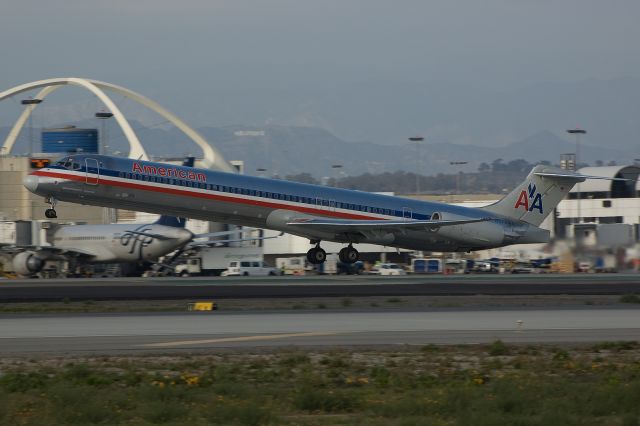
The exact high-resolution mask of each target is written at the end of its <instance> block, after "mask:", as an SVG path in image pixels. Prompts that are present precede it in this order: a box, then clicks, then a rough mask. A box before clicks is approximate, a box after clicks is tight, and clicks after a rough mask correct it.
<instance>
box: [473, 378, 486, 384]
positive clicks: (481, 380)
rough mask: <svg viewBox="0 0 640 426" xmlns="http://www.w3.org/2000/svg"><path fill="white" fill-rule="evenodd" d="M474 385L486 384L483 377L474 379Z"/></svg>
mask: <svg viewBox="0 0 640 426" xmlns="http://www.w3.org/2000/svg"><path fill="white" fill-rule="evenodd" d="M473 383H475V384H476V385H482V384H484V379H483V378H482V377H476V378H475V379H473Z"/></svg>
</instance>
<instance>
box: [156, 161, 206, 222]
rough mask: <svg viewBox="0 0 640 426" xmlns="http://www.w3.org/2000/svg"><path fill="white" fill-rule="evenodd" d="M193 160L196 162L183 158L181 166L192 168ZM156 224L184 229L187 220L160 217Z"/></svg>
mask: <svg viewBox="0 0 640 426" xmlns="http://www.w3.org/2000/svg"><path fill="white" fill-rule="evenodd" d="M195 160H196V158H195V157H185V158H184V159H183V160H182V165H183V166H185V167H193V166H194V164H195ZM156 223H157V224H158V225H164V226H173V227H174V228H184V226H185V225H186V223H187V219H185V218H184V217H174V216H165V215H162V216H160V218H159V219H158V220H157V221H156Z"/></svg>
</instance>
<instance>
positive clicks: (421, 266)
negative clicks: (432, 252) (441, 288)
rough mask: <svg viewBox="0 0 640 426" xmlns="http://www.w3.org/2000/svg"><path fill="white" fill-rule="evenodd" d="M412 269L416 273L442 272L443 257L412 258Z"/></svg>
mask: <svg viewBox="0 0 640 426" xmlns="http://www.w3.org/2000/svg"><path fill="white" fill-rule="evenodd" d="M410 271H411V272H412V273H414V274H438V273H442V259H436V258H433V259H421V258H414V259H411V267H410Z"/></svg>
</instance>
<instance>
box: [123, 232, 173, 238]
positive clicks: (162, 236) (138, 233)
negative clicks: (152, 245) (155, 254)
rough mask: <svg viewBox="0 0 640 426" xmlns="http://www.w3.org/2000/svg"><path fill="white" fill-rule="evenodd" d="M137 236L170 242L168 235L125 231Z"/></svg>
mask: <svg viewBox="0 0 640 426" xmlns="http://www.w3.org/2000/svg"><path fill="white" fill-rule="evenodd" d="M127 233H129V234H136V235H144V236H146V237H151V238H156V239H158V240H170V239H171V238H170V237H167V236H166V235H162V234H154V233H152V232H140V231H131V230H128V231H125V234H127Z"/></svg>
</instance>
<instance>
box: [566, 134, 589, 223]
mask: <svg viewBox="0 0 640 426" xmlns="http://www.w3.org/2000/svg"><path fill="white" fill-rule="evenodd" d="M567 133H569V134H571V135H576V159H575V165H576V166H575V169H576V171H578V164H579V161H580V160H579V158H580V135H586V134H587V131H586V130H584V129H579V128H577V127H576V128H575V129H569V130H567ZM576 192H577V195H578V220H577V222H578V223H580V222H582V212H581V210H580V199H581V198H582V193H581V192H580V184H579V183H578V184H576Z"/></svg>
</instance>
